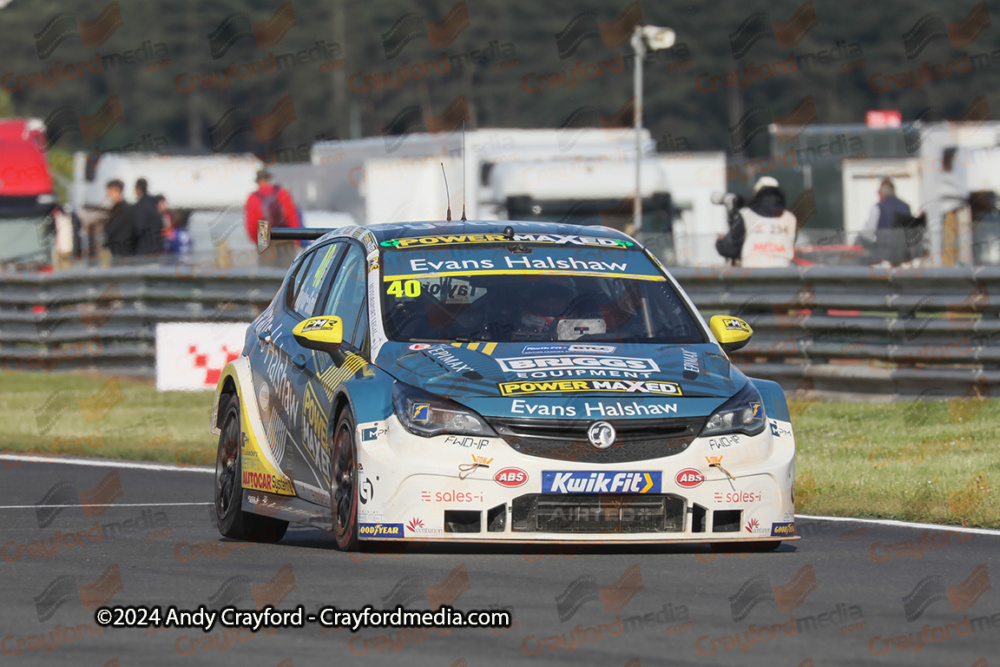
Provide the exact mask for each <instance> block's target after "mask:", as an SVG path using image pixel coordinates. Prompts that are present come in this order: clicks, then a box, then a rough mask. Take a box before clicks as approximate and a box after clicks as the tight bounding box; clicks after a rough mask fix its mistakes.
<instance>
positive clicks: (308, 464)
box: [275, 242, 347, 504]
mask: <svg viewBox="0 0 1000 667" xmlns="http://www.w3.org/2000/svg"><path fill="white" fill-rule="evenodd" d="M346 249H347V246H346V243H344V242H331V243H324V244H323V245H322V246H319V247H317V248H312V249H310V251H309V252H310V253H311V255H312V258H311V261H310V262H309V264H308V266H306V267H305V268H304V269H303V271H302V277H301V279H300V280H298V281H297V283H298V284H297V285H296V288H295V292H294V294H293V295H292V297H291V298H290V299H289V307H288V311H287V321H288V324H287V326H286V327H283V328H282V330H281V331H280V332H279V333H278V338H277V339H276V340H275V344H276V345H277V346H278V347H279V349H280V354H281V356H282V357H283V358H285V359H286V360H287V364H286V366H285V367H284V372H285V373H286V375H287V378H288V385H287V388H288V390H289V391H290V392H291V400H290V401H289V404H288V406H287V409H286V410H283V412H282V414H283V416H284V417H285V418H286V419H287V423H288V432H289V436H290V438H289V441H290V451H289V453H288V455H287V458H288V459H289V466H290V470H291V472H292V474H291V475H290V477H291V478H292V481H293V483H294V485H295V493H296V494H297V495H299V496H300V497H302V498H303V499H304V500H308V501H310V502H315V503H320V504H326V503H327V502H328V501H329V495H328V490H329V475H330V471H329V467H330V466H329V452H328V451H327V447H326V446H325V441H326V433H325V432H324V431H322V430H321V431H319V432H317V431H316V430H315V426H316V424H317V423H318V422H319V418H320V417H321V416H322V414H323V413H324V412H325V411H326V410H328V409H329V406H328V405H323V404H322V403H319V402H318V401H317V400H316V396H315V393H316V392H315V389H314V388H312V387H311V386H310V377H311V376H312V375H313V370H312V368H313V367H314V366H315V364H316V362H317V359H322V358H323V357H326V358H329V356H330V355H329V354H327V353H325V352H322V353H321V352H317V351H315V350H310V349H308V348H305V347H302V346H301V345H299V343H298V342H297V341H296V340H295V337H294V336H293V335H292V329H293V328H294V327H295V325H296V324H298V323H299V322H301V321H302V320H304V319H307V318H309V317H312V316H314V315H315V314H317V312H318V311H319V310H320V306H321V304H322V298H321V297H322V296H323V295H324V294H326V292H327V291H329V285H330V282H331V280H332V279H333V276H334V275H335V273H336V269H337V266H338V264H339V263H340V261H341V259H342V257H343V254H344V252H345V251H346ZM323 420H324V421H325V417H323Z"/></svg>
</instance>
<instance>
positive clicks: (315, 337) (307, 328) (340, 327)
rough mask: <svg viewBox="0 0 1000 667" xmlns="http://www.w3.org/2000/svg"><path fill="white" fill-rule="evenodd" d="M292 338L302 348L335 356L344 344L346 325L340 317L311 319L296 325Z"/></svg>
mask: <svg viewBox="0 0 1000 667" xmlns="http://www.w3.org/2000/svg"><path fill="white" fill-rule="evenodd" d="M292 336H294V337H295V342H297V343H298V344H299V345H301V346H302V347H305V348H309V349H310V350H319V351H320V352H329V353H330V354H334V353H336V352H339V351H340V344H341V343H343V342H344V323H343V322H341V320H340V318H339V317H310V318H309V319H306V320H302V321H301V322H299V323H298V324H296V325H295V328H294V329H292Z"/></svg>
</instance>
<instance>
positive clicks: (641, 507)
mask: <svg viewBox="0 0 1000 667" xmlns="http://www.w3.org/2000/svg"><path fill="white" fill-rule="evenodd" d="M511 507H512V524H511V530H512V531H514V532H527V533H531V532H546V533H678V532H683V530H684V516H685V515H684V499H683V498H681V497H679V496H674V495H670V494H664V495H655V494H650V495H641V496H636V495H608V494H601V495H597V494H565V495H563V494H559V495H554V494H537V493H536V494H528V495H524V496H519V497H518V498H515V499H514V502H513V503H512V506H511Z"/></svg>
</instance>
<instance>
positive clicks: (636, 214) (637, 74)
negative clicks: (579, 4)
mask: <svg viewBox="0 0 1000 667" xmlns="http://www.w3.org/2000/svg"><path fill="white" fill-rule="evenodd" d="M632 50H633V51H635V63H634V76H633V87H634V88H635V99H634V100H633V101H634V104H633V105H632V127H633V128H634V129H635V199H634V200H633V202H632V222H633V226H634V231H636V232H638V231H640V230H641V229H642V62H643V60H644V59H645V57H646V40H645V39H643V36H642V26H641V25H637V26H636V27H635V30H634V31H633V32H632Z"/></svg>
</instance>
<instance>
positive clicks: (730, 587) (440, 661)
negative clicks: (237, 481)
mask: <svg viewBox="0 0 1000 667" xmlns="http://www.w3.org/2000/svg"><path fill="white" fill-rule="evenodd" d="M126 465H127V464H126ZM0 475H2V484H0V505H2V507H0V520H2V521H3V530H2V545H0V546H2V551H0V555H2V558H3V561H4V562H3V564H2V570H0V571H2V573H3V575H2V579H0V584H2V589H0V590H2V595H3V604H2V606H0V627H2V635H3V636H2V642H0V649H2V654H3V658H2V662H3V664H6V665H17V664H38V663H46V664H47V663H54V664H70V663H72V664H77V665H98V666H99V665H122V666H126V665H137V664H175V665H188V664H191V665H195V664H208V663H210V662H211V663H212V664H244V665H251V664H252V665H275V666H278V665H280V666H281V667H291V666H292V665H300V666H301V665H314V664H328V665H329V664H337V663H339V662H341V661H344V660H350V661H351V662H352V663H354V662H356V663H357V664H420V665H440V666H442V667H448V666H452V665H457V666H464V665H468V666H469V667H474V666H476V665H495V664H509V663H515V662H521V663H531V662H534V663H535V664H552V663H561V664H574V665H576V664H598V665H602V666H603V667H611V666H614V667H618V666H624V665H628V666H629V667H639V666H640V665H663V664H669V665H714V664H741V665H742V664H747V665H816V666H817V667H819V666H822V665H857V664H894V665H944V664H947V665H976V667H984V666H985V665H986V664H987V662H986V660H991V661H996V660H997V656H998V655H1000V613H998V612H1000V591H994V590H992V588H991V583H990V580H991V576H993V575H995V574H997V572H996V571H995V568H996V566H997V565H996V563H997V561H996V554H997V553H998V547H1000V533H990V532H989V531H981V532H957V531H951V530H944V529H938V528H932V529H930V530H928V529H926V528H921V527H909V526H892V525H883V524H878V523H859V522H835V521H828V520H811V519H800V520H799V522H798V524H797V527H798V529H799V532H800V534H801V535H802V536H803V539H801V540H799V541H797V542H793V543H786V544H784V545H782V547H781V549H780V550H779V551H777V552H775V553H760V554H758V553H753V554H748V553H726V554H716V553H713V552H711V551H709V550H708V549H707V548H704V547H699V548H695V547H684V548H679V547H640V548H634V547H632V548H618V547H597V548H587V549H570V550H563V551H559V550H552V549H549V550H540V549H538V548H536V547H521V546H500V547H487V548H482V547H476V548H471V547H465V546H456V547H448V546H446V545H445V546H434V547H429V548H420V549H415V548H394V549H391V548H386V547H379V548H375V549H370V550H368V551H365V552H361V553H355V554H345V553H340V552H338V551H336V550H334V549H333V548H332V546H331V545H330V543H329V541H328V540H324V534H323V533H322V532H321V531H317V530H296V529H292V530H290V531H289V533H288V534H287V535H286V536H285V538H284V540H283V541H282V543H281V544H277V545H264V544H243V543H238V542H229V541H225V540H222V539H221V538H220V536H219V534H218V532H217V531H216V529H215V527H214V525H213V524H212V521H211V517H210V514H209V508H210V505H209V504H208V501H209V500H210V497H211V488H212V476H211V475H210V474H206V473H205V471H204V470H201V471H199V470H193V469H184V470H177V469H173V470H172V469H167V468H164V469H162V470H147V469H137V468H129V467H118V465H117V464H116V463H114V462H110V463H108V464H106V465H104V464H101V465H90V466H84V465H74V464H66V463H41V462H26V461H22V460H11V459H10V458H8V457H4V458H3V459H2V460H0ZM81 503H82V504H81ZM54 545H58V547H59V548H58V549H55V547H54ZM432 600H433V601H436V602H437V603H438V604H440V603H441V602H442V601H446V602H451V603H452V605H453V606H454V607H455V608H456V609H461V610H471V609H490V608H493V609H506V610H509V611H511V612H512V613H513V619H514V622H515V623H514V625H513V627H512V628H510V629H503V630H492V629H484V628H476V629H451V630H445V629H441V630H436V629H424V630H419V629H410V630H407V629H398V628H396V629H391V628H384V629H377V628H367V629H362V630H360V631H359V632H358V633H356V634H355V633H351V632H350V631H349V630H346V629H326V628H323V627H321V626H319V625H315V624H313V625H307V626H306V627H305V628H301V629H285V628H282V629H278V630H273V631H271V630H269V631H266V632H263V631H262V632H259V633H257V634H253V633H251V632H249V631H247V630H239V631H237V630H235V629H227V628H223V627H220V626H219V625H216V627H215V628H213V629H212V630H211V631H210V632H209V633H207V634H206V633H205V632H203V631H201V630H197V629H176V628H167V629H161V630H159V631H149V630H144V629H104V630H103V632H102V630H101V628H99V627H98V626H97V625H96V624H95V623H94V611H93V609H94V608H96V607H97V606H98V605H100V604H106V605H160V606H162V607H163V608H166V607H167V606H169V605H176V606H177V607H178V608H180V609H195V608H197V607H198V606H199V605H207V606H214V607H215V608H218V607H221V606H225V605H226V604H234V605H235V606H237V607H239V608H246V609H255V608H258V607H263V606H265V605H267V604H274V605H275V606H276V607H277V608H279V609H292V608H294V607H296V606H297V605H303V606H304V607H305V608H306V610H307V611H309V610H315V609H316V608H318V607H320V606H324V605H334V606H336V607H337V608H339V609H347V608H360V607H363V606H364V605H367V604H371V605H373V606H374V607H375V608H379V609H381V608H393V607H394V606H395V605H396V604H403V605H404V606H405V607H406V608H408V609H426V608H429V607H430V606H431V601H432ZM994 664H995V662H994Z"/></svg>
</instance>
